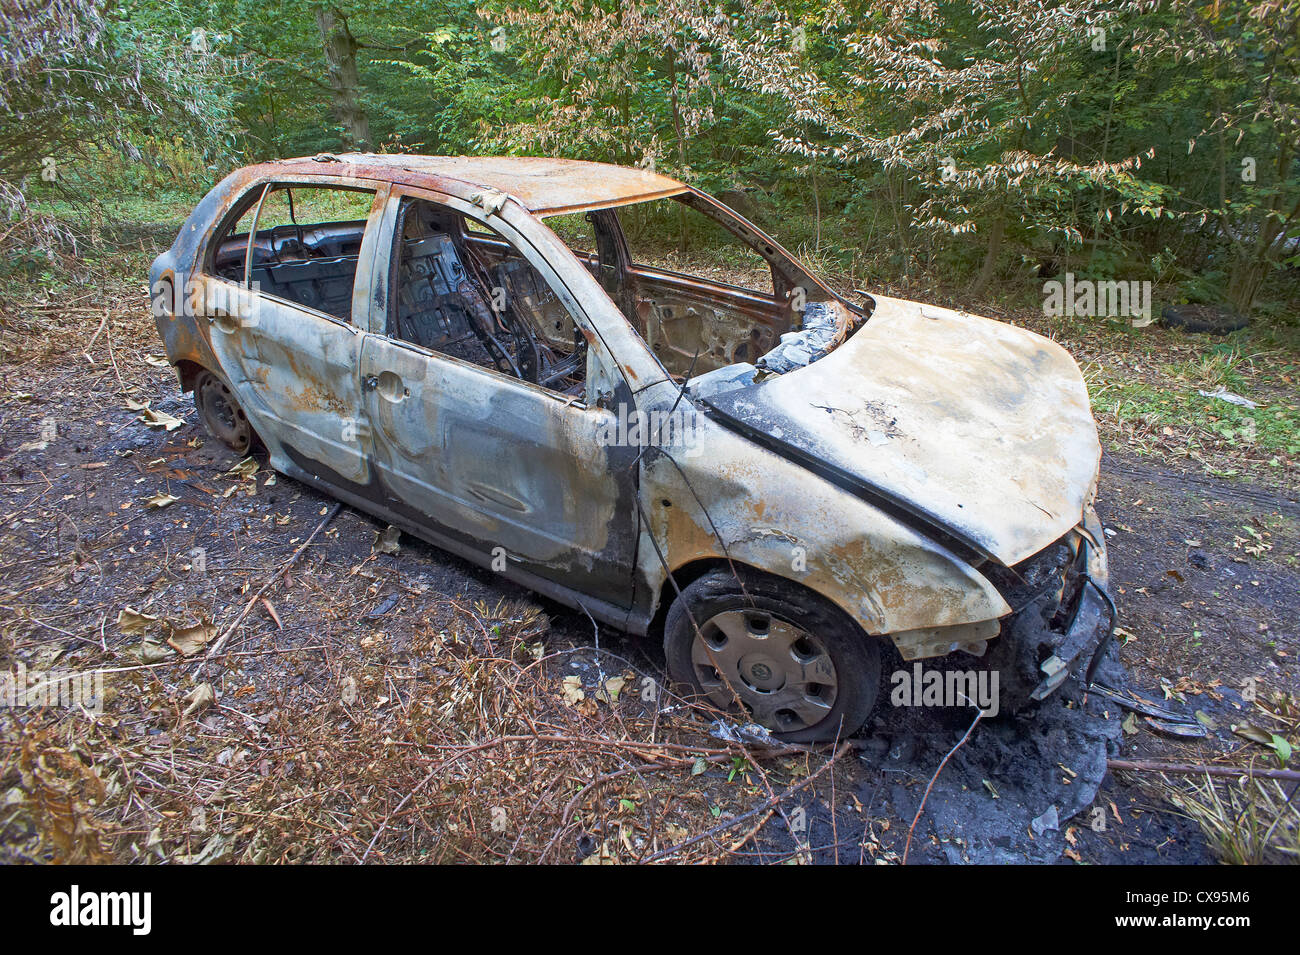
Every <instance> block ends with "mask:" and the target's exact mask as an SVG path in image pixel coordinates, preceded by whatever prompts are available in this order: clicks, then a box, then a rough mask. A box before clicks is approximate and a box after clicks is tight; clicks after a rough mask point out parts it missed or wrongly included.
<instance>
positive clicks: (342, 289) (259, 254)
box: [201, 182, 387, 484]
mask: <svg viewBox="0 0 1300 955" xmlns="http://www.w3.org/2000/svg"><path fill="white" fill-rule="evenodd" d="M370 185H371V188H364V187H363V184H361V183H355V182H352V183H350V184H349V187H348V188H346V189H341V188H337V187H335V186H333V185H331V184H324V183H315V182H290V183H271V184H268V185H267V186H266V187H265V188H264V190H261V191H259V190H254V194H253V195H252V196H251V197H249V198H247V199H245V200H244V201H245V202H247V203H249V204H248V207H247V209H246V210H245V214H244V215H242V216H239V218H238V220H237V221H242V222H244V223H246V224H245V225H234V226H233V227H232V228H233V229H234V230H239V229H241V228H242V229H243V231H242V232H241V231H229V232H227V233H226V234H225V235H220V234H219V235H218V238H217V240H216V242H215V243H214V245H215V248H214V249H212V250H211V251H210V254H209V256H208V258H207V261H206V263H205V269H204V275H203V276H202V279H201V281H202V282H203V283H204V287H203V294H204V308H203V312H204V315H205V317H206V319H207V321H208V322H209V324H210V339H211V344H212V350H213V352H214V354H215V355H216V357H217V360H218V362H219V363H220V366H221V371H222V372H223V373H224V374H225V375H226V377H227V379H228V380H229V382H230V385H231V387H232V388H233V389H234V390H235V393H236V395H237V396H238V398H239V401H240V404H241V405H242V406H243V408H244V411H245V413H246V414H247V415H248V417H249V420H250V421H251V422H252V424H253V426H254V428H255V429H256V430H257V433H258V434H259V435H260V436H261V437H262V439H263V440H264V441H265V443H266V445H267V447H268V449H269V451H270V454H271V463H272V465H273V466H274V467H276V468H278V469H280V470H285V471H289V472H293V471H295V470H298V471H302V472H306V473H308V474H314V475H318V476H320V477H322V478H324V479H327V480H331V481H334V482H338V481H339V479H342V480H343V481H345V482H347V483H351V484H366V483H368V467H369V463H368V459H367V454H366V449H365V446H364V441H365V434H364V428H363V427H360V426H359V422H360V420H361V391H360V379H359V376H358V367H359V362H360V358H361V341H362V338H363V337H364V329H365V328H366V326H367V324H368V320H369V308H370V298H369V294H368V291H369V288H370V284H371V283H370V278H369V277H370V273H371V266H372V264H373V259H374V242H375V230H374V228H372V227H371V224H372V223H374V222H376V221H377V217H376V216H374V215H372V213H374V212H375V211H376V210H382V208H383V201H384V199H385V198H386V194H387V187H386V186H377V185H376V184H370ZM250 217H251V218H250Z"/></svg>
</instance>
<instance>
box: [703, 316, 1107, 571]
mask: <svg viewBox="0 0 1300 955" xmlns="http://www.w3.org/2000/svg"><path fill="white" fill-rule="evenodd" d="M873 298H874V299H875V301H876V308H875V311H874V312H873V313H872V315H871V318H870V320H868V321H867V323H866V324H865V325H863V326H862V327H861V328H859V329H858V330H857V332H856V333H855V334H854V335H853V336H852V337H851V338H849V339H848V341H846V342H844V343H843V344H842V345H840V346H839V347H838V348H836V349H835V350H834V351H832V352H830V354H828V355H826V356H825V357H823V358H820V359H819V360H817V361H815V362H813V363H812V364H810V365H808V366H807V367H805V368H801V369H798V370H797V371H792V372H789V373H787V374H784V375H780V376H777V377H774V378H768V379H765V380H763V381H761V382H759V383H757V384H753V385H748V386H745V387H742V388H739V389H735V390H730V391H725V392H722V393H719V394H716V395H711V396H708V397H705V398H701V399H700V400H701V401H702V402H703V403H704V404H705V405H706V406H707V407H708V408H709V409H711V414H712V416H713V417H715V418H716V419H717V420H719V421H720V422H721V423H723V424H725V425H727V426H728V427H731V428H733V429H734V430H737V431H739V432H740V433H742V434H745V435H746V436H748V437H750V438H751V439H752V440H754V441H756V442H757V443H759V444H763V445H765V446H767V447H769V448H770V449H771V450H773V451H776V452H777V453H779V454H783V455H785V456H787V457H790V458H792V459H794V460H798V461H801V462H802V463H804V464H806V465H807V466H808V467H809V469H810V470H813V471H816V472H817V473H820V474H822V475H823V476H827V477H829V478H830V479H832V480H835V481H836V482H837V483H840V484H841V485H842V486H845V487H846V488H848V489H850V490H853V491H855V492H856V493H859V494H861V495H862V496H866V497H868V498H871V499H873V500H875V501H877V502H878V503H879V504H881V506H882V507H886V508H888V509H889V510H891V512H893V513H897V514H900V515H901V516H905V517H909V518H911V519H912V520H913V522H914V523H918V524H920V525H922V529H928V530H929V531H931V532H935V533H937V534H938V535H939V536H940V537H941V538H944V537H947V538H950V539H952V540H954V541H955V542H957V543H960V544H963V545H965V546H966V547H968V548H970V549H972V550H975V551H977V552H982V553H984V554H987V555H990V556H992V557H995V558H997V559H998V560H999V561H1001V562H1002V563H1003V564H1006V565H1008V566H1010V565H1012V564H1015V563H1018V562H1020V561H1021V560H1023V559H1025V558H1026V557H1029V556H1031V555H1033V554H1035V553H1037V552H1038V551H1039V550H1041V549H1042V548H1044V547H1046V546H1047V545H1048V544H1050V543H1052V542H1053V541H1055V540H1057V539H1058V538H1060V537H1061V536H1062V535H1064V534H1065V533H1066V532H1067V531H1068V530H1070V528H1072V527H1074V526H1075V525H1077V524H1078V523H1079V521H1080V520H1081V519H1082V516H1083V509H1084V505H1085V503H1086V502H1087V498H1088V495H1089V494H1090V493H1091V490H1092V487H1093V483H1094V481H1095V479H1096V475H1097V466H1098V460H1099V458H1100V455H1101V448H1100V445H1099V443H1098V440H1097V426H1096V423H1095V422H1094V421H1093V417H1092V411H1091V408H1090V406H1089V403H1088V389H1087V387H1086V386H1085V384H1084V381H1083V377H1082V376H1081V375H1080V374H1079V368H1078V366H1077V365H1076V364H1075V363H1074V359H1072V358H1071V357H1070V355H1069V354H1068V353H1067V352H1066V351H1065V350H1064V349H1063V348H1061V347H1060V346H1059V345H1057V344H1056V343H1054V342H1052V341H1050V340H1048V339H1046V338H1043V337H1042V336H1041V335H1036V334H1034V333H1033V332H1028V331H1025V330H1024V329H1020V328H1016V327H1014V326H1012V325H1007V324H1004V323H1002V322H996V321H992V320H990V319H985V318H978V317H975V316H972V315H966V314H964V313H961V312H955V311H952V310H950V309H944V308H937V307H935V306H931V305H922V304H920V303H917V302H907V301H903V300H900V299H891V298H885V297H883V296H873Z"/></svg>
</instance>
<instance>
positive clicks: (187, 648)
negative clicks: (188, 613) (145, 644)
mask: <svg viewBox="0 0 1300 955" xmlns="http://www.w3.org/2000/svg"><path fill="white" fill-rule="evenodd" d="M167 629H168V630H169V633H168V635H167V643H168V644H169V645H170V646H171V647H172V648H173V649H175V650H176V652H177V653H179V654H180V655H181V656H185V657H192V656H194V654H196V653H198V652H199V651H200V650H202V649H203V648H204V647H205V646H207V645H208V644H209V643H211V642H212V638H213V637H215V636H216V635H217V628H216V627H215V626H213V624H212V621H211V620H208V619H207V618H206V617H205V618H203V619H201V620H200V621H199V622H198V623H195V624H190V625H189V626H185V627H176V626H173V625H172V624H170V623H169V624H168V625H167Z"/></svg>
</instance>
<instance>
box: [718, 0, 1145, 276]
mask: <svg viewBox="0 0 1300 955" xmlns="http://www.w3.org/2000/svg"><path fill="white" fill-rule="evenodd" d="M1123 6H1125V4H1118V3H1111V4H1104V3H1086V2H1085V3H1079V4H1062V3H1055V2H1048V0H999V2H994V0H971V2H963V3H936V2H930V0H905V2H877V0H866V2H863V3H861V4H842V5H841V4H836V5H833V6H832V7H830V8H829V12H828V13H827V15H826V17H825V18H824V19H823V20H822V22H821V29H822V31H823V34H824V37H823V38H822V39H823V42H824V43H826V44H829V46H830V47H831V54H832V55H831V56H830V57H829V58H828V59H829V60H830V62H832V63H834V64H836V65H835V66H833V67H832V68H831V69H821V68H819V62H820V59H814V57H813V55H812V54H811V53H810V51H809V43H808V37H807V36H806V31H805V30H804V29H803V28H802V26H800V25H796V24H795V23H793V22H792V20H791V18H790V16H789V14H788V13H787V12H786V11H785V10H784V9H782V8H781V7H778V6H777V5H775V4H772V3H768V2H761V0H742V2H741V4H740V9H741V12H740V14H739V15H737V16H735V17H731V18H726V19H721V20H719V19H712V20H710V19H708V18H699V19H697V20H696V21H695V25H696V27H697V29H698V30H699V31H700V33H701V35H703V36H705V37H707V38H708V39H709V40H710V41H711V42H712V43H713V44H715V45H716V46H717V47H718V49H719V50H720V51H721V53H722V57H723V61H724V62H725V64H726V65H727V66H728V67H729V68H730V71H731V75H732V76H733V77H734V79H735V81H736V82H739V83H741V84H742V85H744V86H745V87H746V88H748V89H750V90H753V91H755V92H758V93H761V94H764V95H772V96H776V97H778V98H780V99H781V100H783V101H784V103H785V104H786V106H787V110H786V118H785V119H784V121H783V122H782V123H780V124H779V125H777V126H775V127H774V128H773V129H772V131H771V135H772V137H773V140H774V142H775V144H776V146H777V148H778V149H780V150H782V151H784V152H787V153H792V154H795V155H797V156H801V157H808V158H826V159H829V160H830V161H832V162H835V163H838V164H841V165H843V166H846V167H855V166H868V167H871V168H875V169H878V170H880V171H881V172H883V173H884V175H885V176H886V181H887V183H888V186H889V188H890V191H891V193H895V194H898V195H902V196H904V197H905V198H904V200H903V202H902V207H903V209H904V211H905V213H906V221H905V222H904V221H903V217H902V216H900V217H899V222H898V229H899V232H900V234H902V235H906V234H907V233H909V232H911V231H913V230H916V231H918V232H920V233H923V234H924V233H929V234H936V233H937V234H939V235H945V234H946V235H952V236H960V235H965V234H969V233H976V234H980V235H982V236H984V237H985V252H984V257H983V263H982V265H981V267H980V270H979V274H978V276H977V278H976V280H975V283H974V288H973V290H972V291H973V293H974V294H980V293H982V292H983V291H984V290H985V289H986V288H987V287H988V285H989V283H990V281H991V280H992V278H993V277H994V275H995V270H996V267H997V264H998V261H999V256H1000V253H1001V252H1002V248H1003V243H1004V240H1005V237H1006V235H1007V232H1008V230H1009V229H1011V228H1017V229H1020V230H1021V231H1022V232H1023V233H1024V238H1025V239H1026V240H1027V241H1028V240H1033V239H1035V238H1038V239H1046V240H1048V241H1049V242H1059V243H1064V244H1066V245H1067V246H1068V245H1075V246H1078V245H1080V244H1081V243H1082V242H1083V239H1084V230H1085V229H1086V228H1089V226H1090V224H1091V225H1095V224H1096V223H1101V222H1109V221H1111V219H1112V218H1113V216H1114V215H1115V213H1117V212H1118V211H1119V210H1120V209H1124V210H1128V209H1130V208H1131V209H1133V210H1134V211H1136V212H1137V213H1139V214H1145V215H1149V216H1158V215H1160V214H1162V213H1163V212H1164V211H1165V210H1164V206H1163V203H1164V190H1163V189H1162V188H1161V186H1160V185H1159V184H1158V183H1155V182H1153V181H1150V180H1147V179H1143V178H1140V177H1139V170H1140V168H1141V165H1142V161H1143V159H1144V158H1149V157H1150V156H1151V155H1152V153H1151V151H1150V148H1144V149H1141V150H1133V151H1131V152H1128V153H1127V154H1117V153H1116V152H1115V150H1114V149H1113V148H1112V144H1111V143H1109V142H1106V143H1104V144H1103V145H1101V147H1100V148H1098V147H1097V144H1096V143H1095V142H1089V141H1088V140H1087V138H1086V135H1085V134H1086V131H1085V130H1081V129H1080V128H1079V126H1078V125H1077V124H1076V123H1075V118H1076V112H1077V111H1076V109H1075V103H1076V100H1077V98H1078V97H1079V95H1080V91H1081V90H1085V89H1087V88H1088V86H1089V85H1090V84H1096V83H1098V82H1100V83H1105V82H1107V79H1106V78H1107V72H1108V71H1107V70H1105V69H1104V68H1103V67H1102V64H1103V63H1105V62H1106V56H1107V54H1109V55H1111V56H1115V57H1118V56H1119V51H1118V50H1115V49H1114V48H1113V47H1109V48H1108V46H1107V35H1108V33H1107V31H1108V29H1109V28H1110V26H1111V25H1112V24H1113V23H1114V22H1115V20H1116V18H1117V16H1118V13H1119V12H1120V8H1122V7H1123ZM1081 195H1084V196H1087V197H1088V201H1087V202H1083V203H1081V202H1080V201H1079V197H1080V196H1081Z"/></svg>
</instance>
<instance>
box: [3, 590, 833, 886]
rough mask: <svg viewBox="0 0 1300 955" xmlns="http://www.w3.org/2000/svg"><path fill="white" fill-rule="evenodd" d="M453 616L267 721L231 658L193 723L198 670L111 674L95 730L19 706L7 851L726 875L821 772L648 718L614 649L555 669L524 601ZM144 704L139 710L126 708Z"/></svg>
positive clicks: (654, 712)
mask: <svg viewBox="0 0 1300 955" xmlns="http://www.w3.org/2000/svg"><path fill="white" fill-rule="evenodd" d="M321 609H322V611H324V612H328V611H326V610H325V608H321ZM457 620H458V626H455V627H454V628H453V629H452V630H451V631H450V632H446V631H443V632H434V631H433V630H432V629H426V630H425V631H424V632H422V633H419V634H417V636H416V638H415V640H414V641H413V642H412V643H411V645H410V646H409V648H408V652H407V653H405V654H403V656H404V657H405V658H406V659H405V662H404V663H402V664H396V663H394V661H393V660H392V659H391V658H390V657H391V654H389V653H388V652H387V651H386V650H384V649H382V648H363V647H362V646H361V645H360V642H358V643H357V644H355V645H354V646H352V647H345V648H343V649H342V650H341V651H340V652H338V653H336V654H330V656H329V662H328V664H327V665H326V666H324V667H320V668H319V669H314V671H313V673H312V675H311V679H309V680H308V681H306V682H305V683H303V684H302V685H301V686H300V687H297V688H293V689H290V688H287V687H286V688H282V689H281V690H279V691H278V692H276V693H275V694H274V695H273V697H272V698H271V699H270V700H269V704H270V705H269V706H267V707H264V708H262V711H261V712H254V713H246V712H244V711H243V710H241V709H240V707H241V706H242V704H241V702H240V697H241V693H240V691H239V689H237V688H236V689H234V690H233V691H232V690H231V689H230V688H231V687H232V686H234V685H236V684H239V683H241V682H242V681H243V680H244V679H245V676H243V675H241V674H240V673H239V672H238V671H236V670H235V669H234V667H236V666H237V665H238V663H239V662H240V658H237V657H235V658H230V657H228V658H226V659H224V660H222V661H221V662H220V663H212V664H209V665H208V672H207V673H205V674H203V676H204V677H206V678H207V679H215V676H216V675H215V672H214V671H215V669H216V668H218V667H220V668H222V669H224V668H225V667H227V666H229V667H231V672H229V673H225V674H223V675H224V676H225V677H226V679H224V680H223V681H222V682H224V685H225V686H226V687H227V689H226V691H225V692H224V693H223V694H222V695H221V696H220V697H219V698H218V701H217V703H216V704H215V705H214V707H213V708H212V709H211V710H210V711H208V712H206V713H204V712H197V713H194V714H191V715H187V714H186V712H185V706H186V705H185V698H186V697H187V695H188V694H187V693H186V690H187V687H188V686H189V685H190V682H192V681H187V680H186V678H185V677H184V675H183V674H185V672H186V671H190V670H193V668H194V665H193V663H192V661H190V662H188V663H181V662H179V661H178V662H177V663H176V664H175V665H171V666H162V667H152V668H143V667H141V668H137V669H133V670H129V671H127V672H125V673H120V674H114V675H113V676H114V678H115V679H114V686H115V688H116V693H113V692H110V693H109V694H108V696H109V697H110V705H109V706H108V708H107V710H106V713H105V714H104V715H101V716H98V717H93V716H89V715H73V714H68V713H60V714H55V713H50V712H42V713H29V714H23V713H21V711H13V715H15V716H16V717H17V718H16V719H15V720H14V721H13V723H12V724H11V725H10V726H9V729H8V731H7V732H6V733H5V734H4V735H5V739H6V742H5V743H3V746H4V749H3V750H2V751H0V790H7V791H8V796H7V797H6V799H5V802H4V809H3V811H2V812H0V836H2V837H3V838H2V840H0V841H2V842H3V844H4V845H5V846H6V847H7V849H6V855H8V857H9V859H10V860H11V861H22V860H26V861H69V862H88V861H106V860H109V859H113V860H117V861H123V862H126V861H136V860H138V861H160V862H161V861H173V862H196V861H203V862H219V861H242V862H290V861H293V862H362V861H384V862H459V861H477V862H481V861H499V862H572V861H576V860H583V861H587V862H597V863H616V862H635V861H646V860H650V859H654V860H656V861H658V860H661V859H672V860H674V861H692V862H700V861H721V860H725V859H726V858H728V856H729V855H730V854H732V853H734V852H736V851H738V850H740V849H741V847H742V846H743V845H744V843H745V842H746V841H747V839H748V837H749V836H750V835H752V834H753V831H754V830H755V829H757V824H758V823H760V822H762V821H764V820H765V819H766V818H768V817H769V816H770V815H772V813H773V812H776V811H779V808H778V807H777V801H779V799H780V797H781V796H782V793H783V792H784V791H785V790H786V789H789V788H791V787H797V786H799V782H798V780H800V779H807V778H808V777H809V776H810V775H811V774H814V773H816V771H817V768H818V765H819V764H820V765H823V766H824V765H825V764H826V762H827V760H826V758H825V757H824V756H815V755H812V754H809V753H805V752H798V751H784V752H782V751H774V750H771V749H761V750H758V751H755V750H754V749H753V748H752V747H751V748H746V747H744V746H742V745H740V744H721V743H719V742H718V741H716V740H711V739H710V738H709V737H708V735H707V725H708V724H707V720H708V719H709V718H711V717H714V716H716V715H717V714H715V713H708V712H702V711H701V712H697V711H695V710H694V709H693V708H692V707H690V706H687V705H684V704H682V703H681V701H673V700H671V699H670V698H662V699H661V700H660V703H661V704H667V706H668V707H674V704H675V707H674V709H675V711H673V712H670V713H667V714H666V713H664V709H665V708H666V707H665V706H662V705H658V706H657V705H649V706H647V705H645V703H644V701H643V700H642V692H641V691H642V689H643V688H655V689H656V690H657V684H655V683H654V682H653V680H652V678H650V677H648V676H643V675H641V674H638V673H637V672H636V671H635V670H633V669H631V668H630V667H629V666H628V665H627V664H626V663H625V662H622V661H620V660H618V659H617V658H616V657H614V656H612V655H610V654H608V653H606V654H604V655H603V657H602V659H603V660H604V665H605V666H608V667H610V668H611V669H610V670H608V671H605V672H603V673H602V676H603V679H599V678H598V679H597V680H596V682H595V685H594V686H592V685H590V684H588V685H585V686H583V685H581V683H580V681H578V680H577V678H576V677H572V676H570V677H568V678H567V679H566V678H563V677H561V676H560V665H561V664H562V662H563V658H564V657H565V655H566V652H565V651H560V652H557V653H548V652H547V651H546V649H545V646H544V644H543V643H542V642H541V639H540V638H541V637H542V635H543V634H544V633H545V631H546V629H547V626H548V622H547V620H546V617H545V616H544V615H542V614H541V613H540V612H539V610H538V609H537V608H536V607H535V606H533V605H531V604H529V603H527V602H503V603H501V604H498V605H497V606H496V607H491V608H489V607H487V606H485V605H482V604H480V605H478V606H476V607H474V608H461V612H460V613H459V614H458V617H457ZM307 652H308V653H310V652H311V651H307ZM285 656H289V655H285ZM244 662H247V661H246V660H245V661H244ZM615 667H617V669H616V670H615V669H614V668H615ZM602 669H603V668H602ZM647 681H649V682H647ZM284 682H285V683H290V684H291V683H292V682H293V681H292V680H287V681H284ZM137 694H138V695H139V706H137V707H135V708H134V709H135V710H136V713H135V714H132V712H131V711H132V709H133V708H132V707H130V706H128V705H125V704H124V702H123V701H125V700H126V699H128V698H131V697H135V696H136V695H137ZM114 701H117V702H116V704H115V703H114ZM719 767H725V768H727V769H730V768H732V767H739V768H740V771H739V772H738V773H737V774H736V775H735V777H734V778H733V780H732V782H731V783H730V784H728V783H726V782H724V781H722V780H721V779H719V778H717V777H718V776H719V775H720V774H716V773H714V774H711V775H712V776H713V777H714V778H713V779H712V780H706V779H703V778H701V775H702V773H703V772H704V771H706V770H709V769H710V768H713V769H716V768H719ZM706 782H709V783H710V785H711V786H712V788H713V790H714V791H712V792H706V791H705V786H704V784H705V783H706ZM713 784H716V785H713ZM723 803H729V804H727V805H725V808H723V807H722V805H721V804H723ZM755 806H757V807H759V808H760V809H762V811H760V812H752V810H753V809H754V808H755ZM747 812H748V813H749V814H748V815H747ZM764 813H766V814H764Z"/></svg>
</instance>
